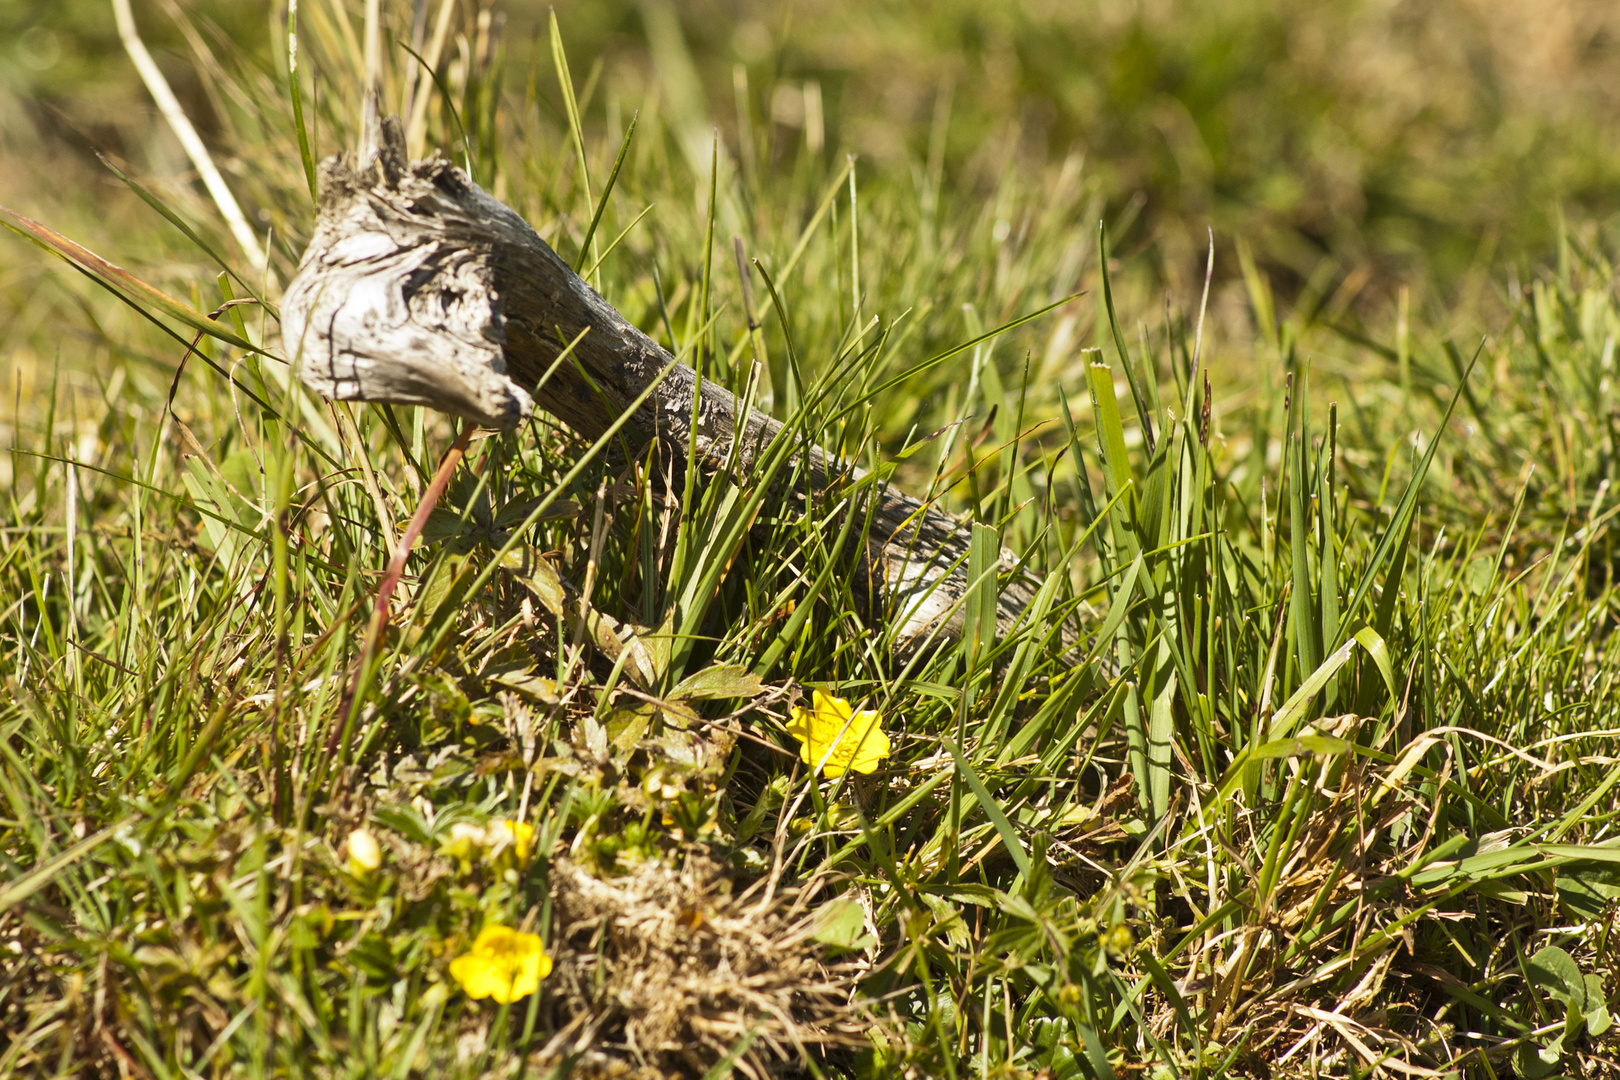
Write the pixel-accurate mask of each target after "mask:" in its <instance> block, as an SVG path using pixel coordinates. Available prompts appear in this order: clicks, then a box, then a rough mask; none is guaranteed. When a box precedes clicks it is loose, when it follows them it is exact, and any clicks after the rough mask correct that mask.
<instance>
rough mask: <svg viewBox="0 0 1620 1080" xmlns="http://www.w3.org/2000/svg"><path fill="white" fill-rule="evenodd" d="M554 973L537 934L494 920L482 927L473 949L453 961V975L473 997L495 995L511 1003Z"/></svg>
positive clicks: (537, 987)
mask: <svg viewBox="0 0 1620 1080" xmlns="http://www.w3.org/2000/svg"><path fill="white" fill-rule="evenodd" d="M549 974H551V957H549V956H547V955H546V951H545V949H544V948H543V947H542V946H541V944H540V938H539V936H538V935H535V934H525V933H522V932H520V931H517V930H513V929H512V928H511V927H507V926H500V925H495V924H491V925H489V926H486V927H484V929H483V930H481V931H479V933H478V937H477V939H476V940H475V941H473V943H472V949H471V950H470V951H468V952H467V953H465V954H463V955H461V956H458V957H456V958H455V959H454V960H452V961H450V977H451V978H452V979H454V980H456V982H457V983H459V984H460V985H461V988H462V990H464V991H466V993H467V996H468V997H470V998H486V997H487V998H494V999H495V1000H496V1001H498V1002H500V1003H501V1004H503V1005H509V1004H511V1003H512V1002H514V1001H517V1000H519V999H520V998H526V997H528V996H529V995H530V994H532V993H534V992H535V991H536V990H538V989H540V980H541V979H543V978H545V977H546V976H547V975H549Z"/></svg>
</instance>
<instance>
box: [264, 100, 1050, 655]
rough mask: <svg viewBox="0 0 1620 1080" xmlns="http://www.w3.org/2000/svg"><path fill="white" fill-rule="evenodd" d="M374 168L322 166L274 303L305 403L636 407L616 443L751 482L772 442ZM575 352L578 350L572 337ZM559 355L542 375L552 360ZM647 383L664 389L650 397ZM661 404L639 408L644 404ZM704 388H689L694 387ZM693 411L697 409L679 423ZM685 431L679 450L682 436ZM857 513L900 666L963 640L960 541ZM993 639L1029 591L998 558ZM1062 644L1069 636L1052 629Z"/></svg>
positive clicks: (925, 522)
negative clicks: (313, 398) (692, 456)
mask: <svg viewBox="0 0 1620 1080" xmlns="http://www.w3.org/2000/svg"><path fill="white" fill-rule="evenodd" d="M381 127H382V132H381V134H382V137H381V139H380V140H378V141H377V146H378V149H377V151H376V152H375V154H373V155H372V156H371V159H370V160H369V161H367V162H364V163H363V164H361V165H360V167H358V168H356V167H355V166H354V165H353V163H352V159H349V158H348V157H346V156H340V157H333V158H329V159H328V160H326V161H325V162H323V163H322V165H321V173H320V178H321V191H320V206H319V217H318V220H317V222H316V228H315V234H314V237H313V239H311V241H310V244H309V248H308V250H307V251H305V253H304V257H303V260H302V262H301V263H300V265H299V268H298V274H297V276H296V277H295V278H294V279H293V280H292V282H291V283H290V284H289V285H288V287H287V290H286V294H285V296H284V298H283V300H282V306H281V313H282V337H283V344H284V347H285V350H286V354H287V356H288V358H289V359H290V360H292V361H293V362H294V363H295V365H296V367H297V370H298V372H299V374H300V376H301V378H302V379H303V380H304V382H305V383H306V384H307V385H308V386H310V387H311V388H312V389H313V390H315V391H316V392H317V393H320V394H322V395H324V396H326V397H330V398H338V399H342V400H349V401H377V402H394V403H402V404H411V405H430V406H432V407H434V408H437V409H441V410H443V411H445V412H449V413H452V414H454V415H457V416H460V417H463V418H466V419H468V420H472V421H475V422H477V423H479V424H482V425H485V426H488V427H494V428H502V429H510V428H512V427H514V426H515V425H517V424H519V423H521V422H522V421H523V420H524V419H525V418H527V417H528V415H529V413H530V409H531V408H532V405H533V404H536V403H538V404H539V405H540V406H541V407H542V408H544V409H545V410H546V411H548V412H550V413H552V414H553V415H555V416H556V417H557V418H558V419H560V420H562V421H563V422H564V423H566V424H567V425H568V426H569V427H571V428H573V429H574V430H575V431H577V432H579V433H580V434H581V435H583V436H585V437H587V438H596V437H599V436H600V435H601V434H602V433H603V432H605V431H607V430H608V428H609V427H610V426H611V425H612V424H613V423H614V421H615V420H617V419H618V418H619V416H621V415H622V414H623V413H624V412H625V410H627V409H631V408H632V407H633V406H634V414H633V415H632V416H631V417H630V418H629V422H628V424H627V425H626V429H625V430H626V431H627V432H628V435H629V438H630V440H631V441H632V442H636V443H639V444H640V445H642V446H645V445H646V444H647V443H648V442H649V441H651V440H657V441H658V442H659V443H660V445H661V447H662V451H663V452H665V453H667V454H669V455H672V456H673V458H674V459H678V460H682V461H684V460H685V459H686V457H687V455H688V450H689V447H690V446H692V445H694V443H695V446H696V448H697V461H696V462H695V464H696V465H697V466H698V467H700V468H702V469H705V470H714V469H717V468H720V467H722V466H723V465H724V463H726V462H728V461H731V462H734V467H735V469H736V470H737V475H739V476H742V477H748V476H749V475H750V474H751V471H752V469H753V466H754V463H755V462H756V461H757V460H758V459H759V458H760V457H761V455H762V454H763V453H764V451H765V449H766V447H768V446H769V445H770V443H771V441H772V439H774V438H775V437H776V436H777V435H778V434H779V433H780V432H781V430H782V425H781V424H780V423H779V422H778V421H776V420H774V419H772V418H771V417H768V416H766V415H764V414H763V413H760V412H759V411H757V410H753V409H750V410H748V411H747V412H746V413H744V414H742V415H739V411H740V410H739V405H738V401H737V399H736V398H735V397H734V396H733V395H732V394H731V393H730V392H729V391H727V390H725V389H724V388H723V387H720V386H717V385H715V384H714V383H713V382H709V381H700V380H699V378H698V375H697V373H696V372H695V371H694V370H693V369H692V368H691V367H689V366H687V365H685V364H676V365H674V366H673V367H672V368H670V370H669V371H668V372H667V373H665V369H666V368H669V367H670V365H671V362H672V357H671V356H670V355H669V353H668V352H666V351H665V350H664V349H663V348H662V347H661V346H659V345H658V344H657V343H656V342H654V341H653V340H652V339H651V338H649V337H648V336H647V335H646V334H644V333H642V332H641V331H640V330H638V329H637V328H636V327H634V326H632V325H631V324H630V323H629V322H628V321H627V320H626V319H625V318H624V317H623V316H622V315H620V314H619V312H618V311H616V310H615V309H614V308H613V306H612V305H611V304H609V303H608V302H607V301H606V300H604V299H603V298H602V297H601V296H599V295H598V294H597V293H596V291H595V290H593V289H592V288H591V287H590V286H589V285H587V284H586V283H585V282H584V281H583V280H581V279H580V278H579V276H578V275H576V274H575V273H574V272H573V270H572V269H570V268H569V266H568V265H567V264H566V263H565V262H563V260H562V259H561V258H559V257H558V255H557V253H556V252H554V251H552V250H551V248H550V247H549V246H548V245H547V244H546V242H545V241H543V240H541V239H540V237H539V236H538V235H537V234H536V233H535V231H534V230H533V229H532V228H530V227H529V224H528V223H527V222H525V221H524V220H523V219H522V218H521V217H519V216H518V215H517V214H516V213H515V212H513V211H512V210H511V209H510V208H508V207H507V206H505V205H503V204H502V203H500V202H498V201H496V200H495V199H493V198H491V197H490V196H489V195H487V194H485V192H484V191H483V190H482V189H480V188H479V187H478V185H476V184H474V183H473V182H472V181H471V180H470V179H468V177H467V176H466V174H465V173H463V172H462V171H461V170H460V169H458V168H456V167H455V166H453V165H451V164H450V163H449V162H448V161H445V160H444V159H442V158H439V157H435V158H434V159H433V160H429V161H417V162H407V161H406V160H405V151H404V138H403V134H402V132H401V129H400V126H399V122H398V119H397V118H394V117H390V118H388V119H387V120H385V121H384V122H383V124H382V125H381ZM581 334H583V337H581ZM576 338H579V341H578V343H577V344H576V345H575V347H574V350H573V353H572V355H571V356H570V357H569V358H567V359H566V360H565V361H564V362H563V363H561V364H557V363H555V361H556V360H557V358H558V356H559V355H560V353H561V352H562V350H563V349H564V347H565V343H566V342H571V341H574V340H575V339H576ZM660 374H662V375H663V377H662V380H661V381H660V380H659V376H660ZM655 382H657V386H656V388H655V389H653V391H652V393H651V394H650V395H647V396H646V398H645V400H644V401H642V402H641V404H640V405H639V406H636V405H635V403H636V402H637V400H638V399H640V398H642V397H643V395H644V394H645V392H646V391H647V389H648V387H649V386H652V384H654V383H655ZM700 382H701V384H700ZM694 394H695V395H696V396H697V398H698V401H697V407H696V409H694V407H693V397H694ZM694 416H695V418H696V422H697V432H696V438H695V440H694V439H693V437H692V436H693V433H692V423H693V419H694ZM808 454H809V460H808V461H806V462H802V464H803V465H804V466H806V467H805V469H804V470H803V472H804V475H805V476H807V477H808V481H809V484H810V485H811V487H812V488H813V489H821V490H825V489H826V488H827V487H829V486H830V485H833V484H836V483H840V482H845V481H847V480H848V479H849V478H851V477H858V476H860V475H862V474H861V472H860V471H859V470H857V469H855V468H854V467H853V466H850V465H847V464H845V463H843V462H841V461H838V460H837V459H835V458H831V457H829V456H828V455H826V454H824V453H823V452H822V451H820V450H819V449H811V450H809V451H808ZM875 498H876V505H875V506H874V507H871V510H872V524H871V527H870V529H869V530H868V531H867V533H866V536H865V543H864V548H863V561H864V564H865V566H864V569H865V570H866V573H864V574H861V575H860V576H861V578H862V579H864V580H869V581H871V582H873V583H875V584H877V585H878V588H877V590H876V592H877V593H878V594H879V595H878V596H877V597H876V599H878V600H880V601H881V602H882V604H883V605H884V608H883V610H884V611H885V612H888V613H891V614H890V616H889V617H891V618H893V619H895V620H898V622H899V632H898V633H897V634H896V635H895V641H896V644H897V648H899V649H900V650H902V651H908V650H910V649H912V648H915V647H917V646H919V645H922V644H924V643H926V642H929V641H935V642H944V641H951V640H955V639H957V638H959V637H960V635H961V633H962V626H963V604H962V603H961V600H962V597H963V595H964V594H965V592H966V590H967V586H968V581H967V551H968V545H969V539H970V530H969V529H968V527H967V525H966V524H965V523H964V522H963V521H962V520H960V519H959V518H957V517H955V516H953V515H951V514H949V513H947V512H945V511H943V510H940V509H938V508H937V507H935V506H932V505H928V506H925V505H923V504H922V503H921V502H920V501H919V500H917V499H915V498H913V497H911V496H910V495H907V494H905V493H903V492H900V491H896V490H894V489H892V488H885V489H883V490H882V491H880V492H879V494H878V495H877V496H875ZM1000 561H1001V571H1002V574H1003V580H1002V582H1001V585H1000V594H999V600H998V611H997V624H998V630H999V631H1001V632H1003V633H1004V632H1006V631H1007V630H1008V629H1010V628H1011V626H1012V625H1013V623H1014V622H1015V621H1016V620H1017V619H1018V617H1019V615H1020V614H1021V613H1022V612H1023V611H1024V610H1025V609H1026V608H1027V607H1028V605H1029V603H1030V602H1031V600H1032V599H1033V598H1034V595H1035V591H1036V589H1037V588H1038V587H1039V581H1038V580H1035V579H1034V577H1033V575H1030V574H1028V573H1026V572H1024V571H1023V570H1021V568H1020V567H1019V566H1018V565H1017V560H1016V558H1015V556H1013V555H1012V553H1010V552H1008V551H1006V550H1003V551H1002V552H1001V560H1000ZM1063 637H1064V640H1065V643H1066V644H1072V643H1073V642H1074V640H1076V637H1077V635H1076V634H1075V633H1074V628H1073V627H1072V626H1069V625H1066V626H1065V628H1064V634H1063Z"/></svg>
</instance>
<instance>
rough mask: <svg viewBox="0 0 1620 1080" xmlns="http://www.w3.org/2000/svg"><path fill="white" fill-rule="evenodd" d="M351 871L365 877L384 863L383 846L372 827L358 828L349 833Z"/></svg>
mask: <svg viewBox="0 0 1620 1080" xmlns="http://www.w3.org/2000/svg"><path fill="white" fill-rule="evenodd" d="M348 865H349V873H351V874H353V875H354V876H355V877H365V876H366V875H367V874H369V873H371V871H373V870H375V869H377V867H379V866H381V865H382V847H381V845H379V844H378V843H377V838H376V837H375V836H374V835H372V832H371V830H370V829H356V830H354V832H352V833H350V834H349V863H348Z"/></svg>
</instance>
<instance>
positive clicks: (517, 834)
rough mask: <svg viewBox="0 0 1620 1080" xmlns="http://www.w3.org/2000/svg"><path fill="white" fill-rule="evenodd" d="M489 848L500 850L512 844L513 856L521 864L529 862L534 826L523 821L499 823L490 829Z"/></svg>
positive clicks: (495, 823)
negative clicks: (504, 845)
mask: <svg viewBox="0 0 1620 1080" xmlns="http://www.w3.org/2000/svg"><path fill="white" fill-rule="evenodd" d="M489 841H490V844H489V846H490V847H491V848H493V849H497V850H498V849H499V848H500V847H501V845H503V844H510V845H511V847H512V854H514V855H516V856H517V861H518V862H519V863H526V862H528V861H529V848H530V846H531V845H532V844H533V843H534V826H533V825H530V824H528V823H527V822H522V821H497V822H494V823H492V824H491V825H490V827H489Z"/></svg>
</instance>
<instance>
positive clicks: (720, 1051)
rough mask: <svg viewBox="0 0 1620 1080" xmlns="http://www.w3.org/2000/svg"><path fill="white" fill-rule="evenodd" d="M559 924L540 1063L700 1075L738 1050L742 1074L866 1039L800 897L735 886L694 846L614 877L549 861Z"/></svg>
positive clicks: (621, 1072)
mask: <svg viewBox="0 0 1620 1080" xmlns="http://www.w3.org/2000/svg"><path fill="white" fill-rule="evenodd" d="M552 881H553V889H554V902H555V904H556V908H557V914H558V915H559V917H560V918H559V923H560V932H559V934H558V936H557V939H556V941H555V942H554V946H553V951H554V954H555V963H556V967H555V968H554V970H553V973H552V975H551V977H550V978H549V979H548V980H547V992H548V994H550V995H552V996H551V1005H552V1007H553V1008H554V1009H555V1010H556V1012H557V1014H558V1015H557V1016H556V1017H555V1020H556V1026H557V1028H558V1030H559V1031H560V1034H559V1036H558V1037H557V1038H556V1039H553V1040H552V1042H551V1045H549V1046H548V1047H547V1048H546V1050H545V1052H544V1054H543V1056H544V1057H545V1058H546V1059H547V1064H548V1065H555V1064H558V1063H562V1062H566V1061H569V1060H570V1059H572V1068H573V1070H574V1075H580V1076H600V1077H610V1076H611V1077H618V1076H626V1077H631V1076H633V1077H646V1078H649V1080H650V1078H653V1077H658V1078H662V1077H665V1076H670V1075H693V1076H698V1075H702V1074H704V1073H705V1072H707V1071H708V1069H709V1068H710V1067H712V1066H713V1065H714V1064H715V1062H717V1061H719V1060H720V1059H722V1058H725V1057H727V1056H728V1055H731V1054H736V1058H735V1067H736V1069H737V1071H738V1072H739V1073H741V1074H742V1075H745V1076H749V1077H755V1078H758V1077H764V1076H767V1075H781V1073H782V1068H783V1066H786V1067H787V1068H788V1070H789V1071H796V1070H795V1069H794V1068H793V1067H794V1066H795V1065H797V1064H798V1063H799V1062H801V1061H803V1060H804V1059H806V1058H807V1057H809V1056H811V1055H817V1054H820V1053H822V1052H824V1051H826V1050H829V1049H832V1048H836V1047H852V1046H857V1045H861V1044H863V1043H864V1042H865V1032H866V1031H867V1029H868V1028H869V1027H870V1022H869V1021H868V1020H866V1019H863V1012H862V1011H861V1010H859V1009H858V1008H857V1002H856V1000H855V997H854V990H853V988H854V983H855V978H856V976H857V975H858V971H857V967H863V966H864V965H856V964H848V963H846V964H838V963H829V962H827V961H826V960H824V959H823V957H822V955H821V954H822V952H823V949H822V947H821V946H819V945H818V944H817V943H816V942H815V940H814V934H815V931H816V919H815V913H814V912H813V911H806V910H805V908H804V906H803V904H802V903H800V902H799V901H800V899H801V898H802V896H803V894H802V893H800V894H797V895H796V894H795V893H793V892H791V891H786V892H784V891H780V890H773V889H771V888H770V887H769V886H768V884H767V883H765V882H761V883H760V884H759V885H757V886H756V887H754V888H751V889H749V890H748V891H747V892H744V893H741V894H739V895H733V894H732V892H731V881H730V879H729V878H728V877H727V876H726V874H725V873H724V871H723V868H722V867H721V865H720V864H719V863H717V862H715V861H714V860H713V859H711V858H710V857H709V856H708V855H706V854H704V853H702V852H701V851H697V850H694V851H692V852H690V853H689V854H688V855H687V857H686V858H684V859H683V860H681V866H680V868H679V869H675V868H672V867H670V866H668V865H666V864H664V863H663V862H657V861H649V862H645V863H642V864H641V865H639V866H638V867H636V868H635V870H633V871H632V872H631V873H629V874H627V875H625V876H623V877H618V878H611V879H602V878H597V877H594V876H592V875H591V874H590V873H589V872H588V871H586V870H585V869H584V868H582V867H581V866H579V865H578V864H576V863H574V862H571V861H568V860H566V859H565V860H561V861H559V862H558V863H557V864H556V865H555V867H554V868H553V870H552Z"/></svg>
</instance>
